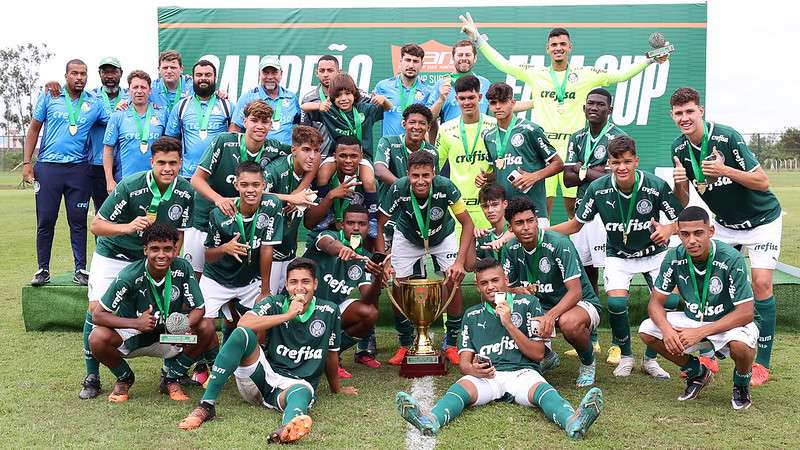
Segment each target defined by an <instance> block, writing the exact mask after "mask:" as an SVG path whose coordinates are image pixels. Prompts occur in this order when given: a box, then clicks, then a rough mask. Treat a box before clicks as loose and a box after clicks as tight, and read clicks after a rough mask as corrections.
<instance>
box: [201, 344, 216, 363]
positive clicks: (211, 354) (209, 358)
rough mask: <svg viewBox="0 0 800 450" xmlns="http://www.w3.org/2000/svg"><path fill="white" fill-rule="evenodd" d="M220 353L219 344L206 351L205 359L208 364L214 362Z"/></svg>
mask: <svg viewBox="0 0 800 450" xmlns="http://www.w3.org/2000/svg"><path fill="white" fill-rule="evenodd" d="M218 354H219V345H216V346H214V347H213V348H210V349H208V351H206V352H205V353H203V360H204V361H205V362H206V363H208V364H214V360H215V359H217V355H218Z"/></svg>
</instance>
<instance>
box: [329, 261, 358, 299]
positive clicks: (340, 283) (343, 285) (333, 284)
mask: <svg viewBox="0 0 800 450" xmlns="http://www.w3.org/2000/svg"><path fill="white" fill-rule="evenodd" d="M354 267H358V266H354ZM322 279H323V280H324V281H325V282H326V283H328V287H330V288H331V293H332V294H339V293H341V294H343V295H350V293H351V292H353V289H355V287H354V286H348V285H347V282H346V281H345V280H337V279H336V278H334V277H333V275H331V274H329V273H326V274H325V276H324V277H322Z"/></svg>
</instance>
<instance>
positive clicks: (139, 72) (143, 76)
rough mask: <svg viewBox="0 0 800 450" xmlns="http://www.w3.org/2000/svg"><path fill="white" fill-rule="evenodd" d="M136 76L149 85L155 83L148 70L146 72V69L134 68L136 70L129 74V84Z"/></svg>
mask: <svg viewBox="0 0 800 450" xmlns="http://www.w3.org/2000/svg"><path fill="white" fill-rule="evenodd" d="M134 78H138V79H140V80H144V81H146V82H147V85H148V86H151V85H152V84H153V80H151V79H150V75H149V74H148V73H147V72H145V71H144V70H134V71H132V72H131V73H129V74H128V85H129V86H130V84H131V81H133V79H134Z"/></svg>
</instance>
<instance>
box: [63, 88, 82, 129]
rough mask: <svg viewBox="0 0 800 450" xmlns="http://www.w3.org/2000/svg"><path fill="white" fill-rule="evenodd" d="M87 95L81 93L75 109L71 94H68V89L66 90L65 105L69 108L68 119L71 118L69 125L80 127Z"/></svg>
mask: <svg viewBox="0 0 800 450" xmlns="http://www.w3.org/2000/svg"><path fill="white" fill-rule="evenodd" d="M85 95H86V92H85V91H81V95H80V97H78V105H77V106H76V107H75V108H74V109H73V108H72V98H71V97H70V96H69V93H67V90H66V88H65V89H64V104H65V105H66V106H67V117H69V124H70V125H71V126H78V119H79V118H80V117H81V107H82V106H83V99H84V98H85Z"/></svg>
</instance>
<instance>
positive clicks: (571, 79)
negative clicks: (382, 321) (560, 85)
mask: <svg viewBox="0 0 800 450" xmlns="http://www.w3.org/2000/svg"><path fill="white" fill-rule="evenodd" d="M577 81H578V74H577V73H575V72H572V73H571V74H569V82H570V83H576V82H577Z"/></svg>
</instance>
